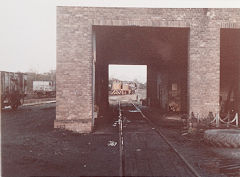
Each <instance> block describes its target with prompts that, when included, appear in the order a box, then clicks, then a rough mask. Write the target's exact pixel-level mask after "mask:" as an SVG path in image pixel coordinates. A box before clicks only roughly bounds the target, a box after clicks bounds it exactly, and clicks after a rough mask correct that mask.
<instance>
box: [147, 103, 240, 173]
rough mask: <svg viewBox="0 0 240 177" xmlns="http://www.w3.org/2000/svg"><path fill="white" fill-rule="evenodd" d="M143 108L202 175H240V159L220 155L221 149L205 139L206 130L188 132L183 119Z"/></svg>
mask: <svg viewBox="0 0 240 177" xmlns="http://www.w3.org/2000/svg"><path fill="white" fill-rule="evenodd" d="M142 110H143V112H144V113H145V114H146V115H147V116H148V118H150V119H151V120H152V121H153V122H154V123H155V124H156V125H158V127H159V128H160V130H161V132H162V133H163V134H164V135H165V136H166V137H167V138H168V140H169V141H170V142H171V144H173V145H174V147H175V148H176V149H177V150H178V151H179V152H180V153H181V154H182V155H183V156H184V157H185V158H186V159H187V161H188V162H189V163H190V164H191V165H192V166H193V167H194V169H195V170H197V171H198V173H199V174H200V175H201V176H209V177H210V176H216V177H217V176H240V159H230V158H226V157H225V156H223V155H220V153H219V149H218V153H215V150H217V149H216V148H214V147H212V146H208V145H206V144H205V143H204V141H203V131H204V130H202V131H199V132H198V133H196V134H194V135H192V134H186V130H184V126H183V124H182V122H181V121H178V120H175V121H174V120H166V119H165V120H163V119H162V118H161V116H160V114H159V112H157V111H156V110H154V109H152V110H148V109H145V108H143V109H142ZM221 150H222V151H224V149H221ZM225 150H227V149H225Z"/></svg>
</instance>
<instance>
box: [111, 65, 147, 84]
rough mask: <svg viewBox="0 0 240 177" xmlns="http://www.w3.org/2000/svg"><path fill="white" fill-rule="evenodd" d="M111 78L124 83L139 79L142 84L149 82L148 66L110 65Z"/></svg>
mask: <svg viewBox="0 0 240 177" xmlns="http://www.w3.org/2000/svg"><path fill="white" fill-rule="evenodd" d="M109 78H115V79H119V80H122V81H133V80H134V79H137V80H138V81H139V82H141V83H146V81H147V66H146V65H109Z"/></svg>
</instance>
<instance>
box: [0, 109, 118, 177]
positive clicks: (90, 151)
mask: <svg viewBox="0 0 240 177" xmlns="http://www.w3.org/2000/svg"><path fill="white" fill-rule="evenodd" d="M55 108H56V105H55V104H45V105H36V106H24V107H20V108H19V109H18V110H17V111H15V112H14V111H11V110H4V111H3V112H2V176H4V177H5V176H7V177H8V176H10V177H15V176H16V177H20V176H79V175H81V176H86V175H90V176H112V175H113V176H117V175H118V174H119V167H118V166H119V149H118V146H108V143H109V141H110V140H111V141H118V134H75V133H71V132H69V131H61V130H56V129H53V122H54V119H55V116H56V111H55Z"/></svg>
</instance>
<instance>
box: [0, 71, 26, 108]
mask: <svg viewBox="0 0 240 177" xmlns="http://www.w3.org/2000/svg"><path fill="white" fill-rule="evenodd" d="M0 77H1V82H0V83H1V85H0V89H1V108H4V107H5V106H11V108H12V109H13V110H16V109H17V108H18V106H20V105H21V104H23V102H24V97H25V96H26V87H27V75H26V74H24V73H19V72H18V73H14V72H6V71H0Z"/></svg>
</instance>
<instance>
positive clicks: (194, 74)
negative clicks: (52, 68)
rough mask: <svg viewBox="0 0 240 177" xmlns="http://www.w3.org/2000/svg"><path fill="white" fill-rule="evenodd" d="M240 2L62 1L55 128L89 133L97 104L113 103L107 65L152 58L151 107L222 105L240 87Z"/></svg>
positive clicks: (203, 109) (198, 109)
mask: <svg viewBox="0 0 240 177" xmlns="http://www.w3.org/2000/svg"><path fill="white" fill-rule="evenodd" d="M239 31H240V10H239V9H158V8H156V9H151V8H92V7H91V8H87V7H57V108H56V120H55V122H54V126H55V127H56V128H65V129H68V130H72V131H76V132H91V130H92V127H93V124H94V123H93V122H94V121H93V110H94V103H95V104H97V105H99V106H100V108H101V109H102V110H104V109H106V108H107V106H108V92H107V91H108V89H107V87H108V65H109V64H144V65H147V98H148V100H149V105H150V106H156V107H159V108H161V109H163V110H164V109H167V108H166V107H167V104H166V103H167V102H168V101H169V99H170V97H169V94H168V92H167V91H168V90H169V89H172V91H173V92H174V90H180V92H181V93H180V96H179V100H177V101H178V102H179V104H180V107H181V108H179V109H181V111H182V112H187V113H191V112H193V113H198V114H199V115H201V116H205V115H207V114H208V113H209V112H213V113H217V112H219V107H220V104H219V98H220V95H221V96H222V98H223V99H226V97H227V96H226V93H227V92H228V91H227V90H228V86H229V85H231V83H235V85H236V87H237V88H238V89H239V88H240V86H239V83H240V82H238V81H239V67H240V64H239V63H240V62H238V61H239V60H240V53H239V51H240V48H239V46H240V32H239Z"/></svg>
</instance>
